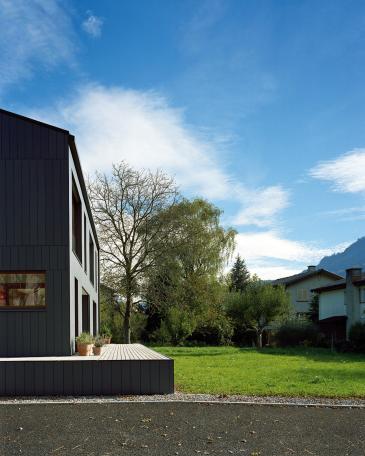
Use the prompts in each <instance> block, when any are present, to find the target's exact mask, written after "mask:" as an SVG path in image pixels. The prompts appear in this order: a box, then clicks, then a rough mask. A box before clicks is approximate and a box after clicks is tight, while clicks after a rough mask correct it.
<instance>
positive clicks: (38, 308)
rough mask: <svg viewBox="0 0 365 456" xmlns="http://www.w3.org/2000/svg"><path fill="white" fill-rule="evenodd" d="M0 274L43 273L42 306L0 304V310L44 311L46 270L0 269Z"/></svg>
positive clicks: (45, 308)
mask: <svg viewBox="0 0 365 456" xmlns="http://www.w3.org/2000/svg"><path fill="white" fill-rule="evenodd" d="M1 274H44V303H45V304H44V306H0V312H7V311H15V312H17V311H27V312H29V311H46V310H47V308H48V306H47V271H45V270H33V269H32V270H29V269H28V270H22V269H21V270H18V269H17V270H13V271H11V270H10V271H9V270H6V271H3V270H0V275H1ZM14 288H15V287H14Z"/></svg>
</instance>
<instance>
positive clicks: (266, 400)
mask: <svg viewBox="0 0 365 456" xmlns="http://www.w3.org/2000/svg"><path fill="white" fill-rule="evenodd" d="M49 402H52V403H108V402H109V403H115V402H216V403H235V402H239V403H246V404H267V405H270V404H272V405H296V406H300V405H302V406H324V407H361V408H365V398H364V399H363V398H325V397H283V396H242V395H214V394H188V393H182V392H175V393H174V394H165V395H150V396H147V395H146V396H62V397H61V396H50V397H16V398H15V397H3V398H1V399H0V405H1V404H12V403H13V404H33V403H34V404H38V403H49Z"/></svg>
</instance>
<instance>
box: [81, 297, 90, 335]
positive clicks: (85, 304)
mask: <svg viewBox="0 0 365 456" xmlns="http://www.w3.org/2000/svg"><path fill="white" fill-rule="evenodd" d="M82 332H87V333H88V332H90V297H89V295H88V294H87V293H86V291H85V290H84V289H83V290H82Z"/></svg>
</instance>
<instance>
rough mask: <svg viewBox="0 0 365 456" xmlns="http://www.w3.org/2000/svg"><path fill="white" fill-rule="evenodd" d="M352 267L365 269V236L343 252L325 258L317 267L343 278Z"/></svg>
mask: <svg viewBox="0 0 365 456" xmlns="http://www.w3.org/2000/svg"><path fill="white" fill-rule="evenodd" d="M352 267H362V268H363V269H365V236H364V237H362V238H360V239H358V240H357V241H356V242H354V243H353V244H351V245H349V246H348V247H347V249H345V250H344V251H343V252H341V253H335V254H333V255H330V256H325V257H324V258H322V260H321V261H320V262H319V264H318V266H317V268H324V269H327V270H328V271H331V272H335V273H336V274H339V275H342V276H345V271H346V269H347V268H352Z"/></svg>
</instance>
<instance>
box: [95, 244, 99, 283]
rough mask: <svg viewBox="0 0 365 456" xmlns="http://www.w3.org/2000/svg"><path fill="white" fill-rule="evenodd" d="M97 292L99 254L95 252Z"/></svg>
mask: <svg viewBox="0 0 365 456" xmlns="http://www.w3.org/2000/svg"><path fill="white" fill-rule="evenodd" d="M95 290H96V291H98V254H97V252H95Z"/></svg>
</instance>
